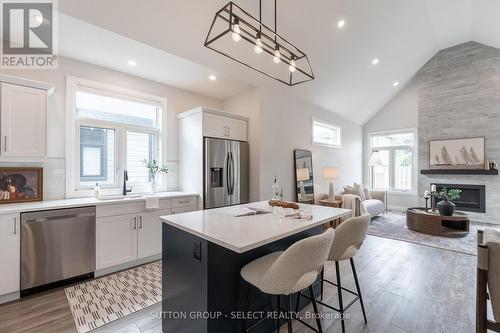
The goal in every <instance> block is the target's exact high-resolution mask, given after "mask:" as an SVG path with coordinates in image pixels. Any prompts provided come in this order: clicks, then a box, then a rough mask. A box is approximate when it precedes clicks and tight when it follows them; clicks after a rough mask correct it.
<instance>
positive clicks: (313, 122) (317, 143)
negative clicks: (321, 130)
mask: <svg viewBox="0 0 500 333" xmlns="http://www.w3.org/2000/svg"><path fill="white" fill-rule="evenodd" d="M316 123H317V124H319V125H321V126H324V127H329V128H331V129H334V130H336V131H337V132H338V139H339V144H338V145H331V144H327V143H323V142H317V141H315V140H314V125H315V124H316ZM311 142H312V144H313V145H317V146H323V147H328V148H335V149H342V127H340V126H337V125H334V124H332V123H330V122H328V121H324V120H321V119H317V118H312V121H311Z"/></svg>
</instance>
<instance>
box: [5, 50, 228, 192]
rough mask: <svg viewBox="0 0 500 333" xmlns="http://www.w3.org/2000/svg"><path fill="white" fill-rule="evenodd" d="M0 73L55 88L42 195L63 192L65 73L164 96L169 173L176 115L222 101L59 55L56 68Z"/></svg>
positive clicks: (174, 160) (173, 155)
mask: <svg viewBox="0 0 500 333" xmlns="http://www.w3.org/2000/svg"><path fill="white" fill-rule="evenodd" d="M0 73H2V74H7V75H13V76H19V77H23V78H27V79H32V80H37V81H43V82H47V83H51V84H53V85H54V86H55V92H54V94H53V95H51V96H50V97H49V108H48V114H47V124H48V127H47V156H48V158H47V161H46V162H45V163H43V166H44V167H45V170H44V190H45V191H44V197H45V199H59V198H64V196H65V194H64V193H65V184H64V182H65V179H64V173H65V112H66V111H65V107H66V106H65V103H66V76H67V75H71V76H76V77H80V78H84V79H88V80H93V81H97V82H102V83H107V84H112V85H115V86H119V87H122V88H127V89H132V90H136V91H139V92H143V93H148V94H152V95H157V96H160V97H166V98H167V103H168V106H167V110H166V117H165V115H164V119H166V122H164V124H165V125H166V131H167V148H166V151H167V161H168V162H169V163H168V164H169V165H170V166H171V167H172V171H173V173H172V175H173V174H174V173H175V167H176V166H177V165H178V144H177V119H176V115H177V114H178V113H180V112H183V111H186V110H189V109H192V108H194V107H196V106H200V105H204V106H208V107H213V108H217V109H221V108H222V101H220V100H218V99H214V98H210V97H206V96H202V95H199V94H196V93H192V92H189V91H186V90H183V89H179V88H176V87H172V86H168V85H165V84H161V83H157V82H153V81H149V80H145V79H142V78H139V77H136V76H133V75H128V74H124V73H121V72H117V71H113V70H110V69H106V68H104V67H99V66H95V65H91V64H87V63H83V62H80V61H76V60H72V59H68V58H63V57H61V58H59V69H57V70H1V71H0Z"/></svg>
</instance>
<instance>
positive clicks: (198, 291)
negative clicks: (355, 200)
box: [161, 202, 351, 333]
mask: <svg viewBox="0 0 500 333" xmlns="http://www.w3.org/2000/svg"><path fill="white" fill-rule="evenodd" d="M243 207H252V208H259V209H267V210H270V209H271V208H270V207H269V206H268V204H267V202H258V203H251V204H246V205H240V206H231V207H224V208H217V209H211V210H203V211H196V212H190V213H185V214H179V215H170V216H162V217H161V219H162V222H163V225H162V239H163V249H162V255H163V259H162V260H163V277H162V289H163V299H162V311H163V313H162V328H163V332H168V333H171V332H172V333H174V332H175V333H188V332H190V333H191V332H192V333H203V332H217V333H222V332H228V333H229V332H231V333H233V332H239V331H240V330H241V322H242V316H243V313H242V311H243V309H244V303H245V298H246V288H245V282H244V281H243V280H242V278H241V276H240V269H241V268H242V267H243V266H244V265H246V264H247V263H249V262H251V261H252V260H254V259H257V258H259V257H262V256H264V255H266V254H268V253H271V252H275V251H282V250H285V249H286V248H288V247H289V246H290V245H292V244H293V243H295V242H297V241H298V240H300V239H303V238H306V237H309V236H313V235H317V234H319V233H321V232H322V231H323V224H325V223H327V222H329V221H332V220H336V219H338V218H342V217H348V216H350V215H351V210H347V209H340V208H330V207H323V206H313V205H306V204H302V205H300V208H301V209H302V210H303V211H305V212H307V213H310V214H311V215H312V218H311V219H309V220H301V219H293V218H287V217H280V216H278V215H276V214H272V213H270V214H260V215H252V216H244V217H236V216H235V215H237V214H239V213H241V212H242V208H243ZM275 299H276V298H275V297H272V298H271V297H269V296H268V295H265V294H263V293H261V292H260V291H254V292H253V297H252V302H251V304H250V311H263V312H262V313H267V312H268V311H271V310H272V309H273V307H275ZM302 306H303V304H302ZM259 318H260V317H259ZM275 325H276V321H275V320H271V319H269V320H265V321H263V322H262V323H261V324H260V325H259V326H257V327H256V328H255V330H254V332H273V331H274V330H275V329H276V326H275Z"/></svg>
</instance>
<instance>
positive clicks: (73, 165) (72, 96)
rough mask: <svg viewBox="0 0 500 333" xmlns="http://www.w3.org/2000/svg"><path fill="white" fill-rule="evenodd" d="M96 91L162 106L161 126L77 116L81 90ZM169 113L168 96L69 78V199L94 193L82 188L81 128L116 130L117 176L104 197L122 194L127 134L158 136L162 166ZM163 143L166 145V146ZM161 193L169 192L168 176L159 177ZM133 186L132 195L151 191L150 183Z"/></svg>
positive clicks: (159, 112)
mask: <svg viewBox="0 0 500 333" xmlns="http://www.w3.org/2000/svg"><path fill="white" fill-rule="evenodd" d="M81 88H83V89H84V90H88V89H90V90H95V91H96V92H97V93H101V94H103V95H107V96H112V97H118V98H125V99H129V100H138V101H142V102H146V103H148V104H156V105H158V109H157V110H158V111H157V126H156V127H148V126H141V125H131V124H121V123H117V122H109V121H102V120H95V119H78V118H77V117H76V92H77V90H78V89H81ZM166 112H167V100H166V98H164V97H159V96H155V95H150V94H145V93H142V92H137V91H134V90H129V89H125V88H121V87H117V86H114V85H109V84H104V83H99V82H95V81H90V80H86V79H82V78H78V77H73V76H67V77H66V197H89V196H92V195H93V190H92V188H91V187H89V186H82V185H80V126H90V127H100V128H108V129H114V130H115V175H114V180H115V182H114V184H112V185H102V186H101V188H102V192H103V194H104V195H114V194H121V192H122V184H123V171H124V170H125V168H126V165H125V164H126V149H127V145H126V141H127V131H134V132H142V133H151V134H154V135H155V145H154V147H153V148H154V150H155V151H154V155H155V158H156V159H157V160H158V161H159V162H160V163H162V161H166V160H167V152H166V147H167V145H166V144H165V143H166V138H167V136H166V131H165V130H163V129H164V128H166V124H165V122H166V118H167V117H166ZM162 143H163V144H162ZM159 178H160V179H159V190H167V180H166V178H165V176H164V175H162V177H159ZM127 186H128V187H130V186H132V193H145V192H146V191H148V190H149V188H148V187H147V186H146V184H138V183H132V182H127Z"/></svg>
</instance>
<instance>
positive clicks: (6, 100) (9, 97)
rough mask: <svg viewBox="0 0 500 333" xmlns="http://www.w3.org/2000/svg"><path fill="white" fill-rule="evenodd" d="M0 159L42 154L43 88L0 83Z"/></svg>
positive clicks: (43, 154) (43, 145)
mask: <svg viewBox="0 0 500 333" xmlns="http://www.w3.org/2000/svg"><path fill="white" fill-rule="evenodd" d="M0 99H1V101H0V122H1V123H0V136H1V142H0V147H1V151H0V158H2V157H30V158H41V157H44V156H45V135H46V133H45V129H46V118H47V91H46V90H43V89H38V88H30V87H25V86H20V85H15V84H10V83H1V95H0Z"/></svg>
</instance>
